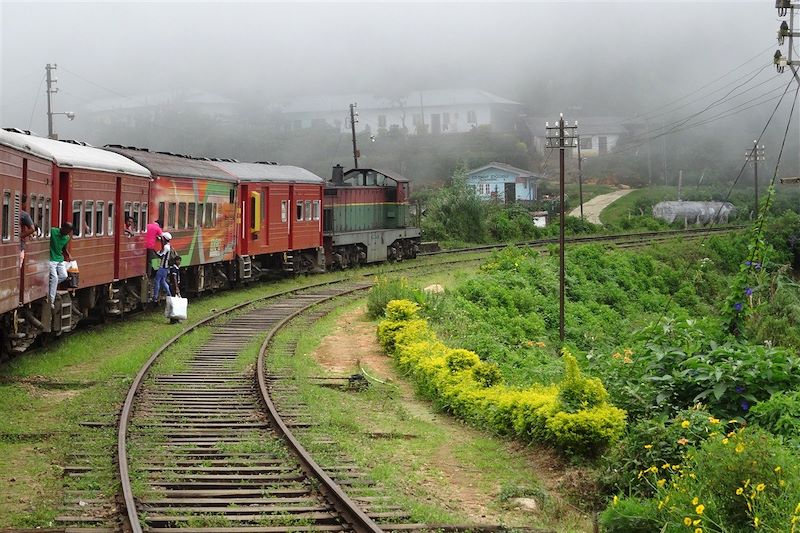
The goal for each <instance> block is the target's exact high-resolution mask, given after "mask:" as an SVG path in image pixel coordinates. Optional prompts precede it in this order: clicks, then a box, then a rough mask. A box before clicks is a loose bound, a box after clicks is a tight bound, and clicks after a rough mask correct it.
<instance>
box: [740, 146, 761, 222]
mask: <svg viewBox="0 0 800 533" xmlns="http://www.w3.org/2000/svg"><path fill="white" fill-rule="evenodd" d="M744 157H745V160H747V162H748V163H753V192H754V193H755V200H754V203H753V213H754V214H755V218H758V162H759V161H764V160H765V157H766V152H765V151H764V146H763V145H761V146H759V145H758V139H756V140H755V141H753V147H752V148H750V149H749V150H747V151H746V152H745V153H744Z"/></svg>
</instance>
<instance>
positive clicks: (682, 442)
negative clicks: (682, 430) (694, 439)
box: [678, 437, 689, 446]
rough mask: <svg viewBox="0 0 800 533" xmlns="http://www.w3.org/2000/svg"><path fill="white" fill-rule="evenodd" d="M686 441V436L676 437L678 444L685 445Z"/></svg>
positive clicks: (687, 441) (687, 440)
mask: <svg viewBox="0 0 800 533" xmlns="http://www.w3.org/2000/svg"><path fill="white" fill-rule="evenodd" d="M688 443H689V439H687V438H686V437H681V438H679V439H678V444H680V445H681V446H686V445H687V444H688Z"/></svg>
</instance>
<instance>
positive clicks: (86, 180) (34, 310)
mask: <svg viewBox="0 0 800 533" xmlns="http://www.w3.org/2000/svg"><path fill="white" fill-rule="evenodd" d="M0 153H2V160H3V165H2V170H1V172H0V174H2V175H1V176H0V183H2V194H3V211H2V245H0V246H1V247H2V248H0V250H2V256H1V257H2V260H1V261H2V263H0V264H2V274H1V276H2V279H0V285H1V286H2V287H3V290H2V294H0V300H1V301H2V303H0V313H3V314H2V315H1V316H2V322H3V330H4V333H5V334H4V335H3V341H4V344H5V346H4V348H5V350H7V351H23V350H24V349H25V348H27V346H29V345H30V344H31V343H32V342H33V341H34V340H35V338H36V337H37V336H38V335H39V334H40V333H55V334H61V333H63V332H65V331H69V330H71V329H73V328H74V327H75V326H76V325H77V323H78V321H80V320H81V319H82V318H85V317H87V316H89V315H90V314H98V315H106V314H111V315H114V314H119V313H121V309H120V308H119V306H118V303H119V302H118V299H117V295H118V292H119V290H118V289H117V287H116V284H118V283H119V282H120V281H123V282H124V281H127V279H128V278H135V277H137V276H138V277H141V275H142V273H143V271H144V265H141V266H140V267H139V268H138V269H137V268H134V266H133V264H131V265H129V267H126V266H125V265H124V263H123V265H122V266H123V268H120V265H121V264H120V258H123V257H125V251H124V248H125V246H123V243H122V242H121V240H120V233H121V229H122V220H121V219H120V217H118V216H117V209H118V205H119V202H120V201H121V199H122V198H123V197H131V198H139V199H143V200H144V201H147V195H148V189H149V180H150V173H149V172H148V171H147V169H145V168H144V167H141V166H140V165H137V164H135V163H133V162H132V161H130V160H129V159H126V158H124V157H122V156H120V155H117V154H113V153H111V152H107V151H105V150H99V149H96V148H92V147H89V146H85V145H81V144H75V143H68V142H62V141H54V140H51V139H44V138H42V137H36V136H33V135H29V134H25V133H23V132H20V131H18V130H16V131H9V130H0ZM123 191H125V192H124V193H123ZM23 195H27V196H28V198H29V200H28V205H29V209H28V210H29V214H30V215H31V217H32V219H33V221H34V223H35V224H37V225H38V226H39V227H40V229H41V231H40V233H38V234H35V235H33V236H31V237H29V238H28V241H27V243H26V250H25V259H24V264H23V265H22V268H21V265H20V264H19V262H20V257H21V255H20V218H19V217H20V211H21V205H20V203H21V199H22V196H23ZM63 221H71V222H72V223H73V225H74V227H75V235H74V237H73V239H72V241H71V243H70V250H71V252H72V255H73V257H74V258H76V259H78V261H79V267H80V270H81V274H80V275H81V288H80V289H78V290H73V291H58V293H57V295H56V298H55V301H54V302H53V304H54V309H52V310H51V307H50V306H49V305H48V303H47V299H46V297H47V287H48V279H49V232H50V228H51V227H57V226H59V225H60V224H61V222H63ZM12 262H13V263H14V266H13V268H9V267H10V266H11V264H12ZM139 285H140V288H141V282H140V283H139Z"/></svg>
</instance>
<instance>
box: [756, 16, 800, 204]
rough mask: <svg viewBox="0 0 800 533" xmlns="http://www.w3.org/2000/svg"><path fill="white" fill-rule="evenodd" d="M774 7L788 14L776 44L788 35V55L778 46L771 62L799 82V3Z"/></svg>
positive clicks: (783, 41)
mask: <svg viewBox="0 0 800 533" xmlns="http://www.w3.org/2000/svg"><path fill="white" fill-rule="evenodd" d="M775 8H776V9H777V10H778V16H779V17H785V16H786V15H789V23H788V24H787V23H786V21H785V20H783V21H781V25H780V27H779V28H778V45H779V46H783V44H784V43H785V42H786V38H787V37H788V38H789V46H788V51H789V55H788V56H785V55H783V54H782V53H781V50H780V48H779V49H778V50H775V55H774V56H773V62H774V63H775V68H777V69H778V72H783V70H784V69H785V68H786V67H787V66H788V67H789V68H790V69H791V71H792V74H793V75H794V80H795V81H796V82H797V83H798V84H800V74H798V72H797V66H798V61H797V60H796V59H794V57H793V56H794V38H795V37H800V33H798V32H796V31H794V14H795V13H794V12H795V10H796V9H798V8H800V4H792V2H791V0H775ZM798 133H800V131H798ZM797 157H798V161H797V164H798V172H800V151H798V155H797ZM756 213H758V208H756Z"/></svg>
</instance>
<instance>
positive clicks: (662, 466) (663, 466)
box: [661, 463, 671, 470]
mask: <svg viewBox="0 0 800 533" xmlns="http://www.w3.org/2000/svg"><path fill="white" fill-rule="evenodd" d="M670 466H671V465H670V464H669V463H664V464H663V465H661V469H662V470H666V469H668V468H669V467H670Z"/></svg>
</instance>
